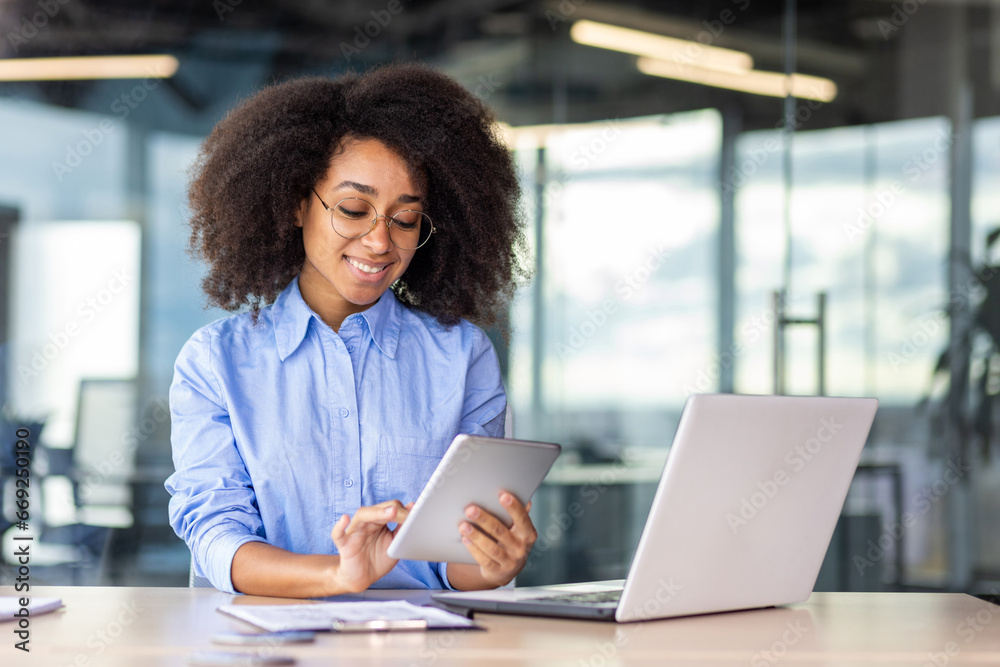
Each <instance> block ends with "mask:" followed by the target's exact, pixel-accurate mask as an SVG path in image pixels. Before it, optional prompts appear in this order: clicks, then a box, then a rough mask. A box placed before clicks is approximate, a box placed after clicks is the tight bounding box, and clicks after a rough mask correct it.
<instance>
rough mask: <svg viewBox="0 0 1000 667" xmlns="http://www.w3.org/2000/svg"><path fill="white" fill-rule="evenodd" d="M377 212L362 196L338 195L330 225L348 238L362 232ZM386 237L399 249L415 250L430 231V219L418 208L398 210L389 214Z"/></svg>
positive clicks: (363, 232)
mask: <svg viewBox="0 0 1000 667" xmlns="http://www.w3.org/2000/svg"><path fill="white" fill-rule="evenodd" d="M376 215H377V213H376V211H375V207H374V206H372V204H370V203H369V202H367V201H365V200H364V199H356V198H353V197H349V198H347V199H341V200H340V201H339V202H337V204H336V205H335V206H334V207H333V208H332V211H331V217H332V220H333V228H334V229H335V230H336V232H337V233H338V234H340V235H341V236H344V237H346V238H349V239H354V238H358V237H360V236H364V235H365V234H367V233H368V232H369V231H371V230H372V228H373V225H372V220H374V219H375V216H376ZM391 219H392V224H390V225H389V238H390V239H391V240H392V242H393V244H395V245H396V247H398V248H402V249H403V250H415V249H417V248H419V247H420V246H422V245H423V244H424V243H426V242H427V239H428V238H430V235H431V219H430V218H429V217H428V216H427V215H426V214H424V213H421V212H420V211H400V212H399V213H397V214H395V215H394V216H392V218H391Z"/></svg>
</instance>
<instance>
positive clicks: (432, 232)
mask: <svg viewBox="0 0 1000 667" xmlns="http://www.w3.org/2000/svg"><path fill="white" fill-rule="evenodd" d="M309 189H310V190H312V192H313V194H314V195H316V199H318V200H319V203H320V204H322V205H323V208H325V209H326V210H327V212H328V213H329V214H330V226H331V227H333V231H334V232H336V234H337V236H339V237H340V238H342V239H349V240H354V239H360V238H364V237H365V236H368V235H369V234H371V233H372V230H373V229H375V226H376V225H377V224H378V219H379V218H388V219H389V220H390V221H391V222H387V223H385V226H386V228H387V229H388V230H389V242H390V243H392V245H394V246H396V247H397V248H399V249H400V250H420V249H421V248H423V247H424V246H425V245H427V242H428V241H430V240H431V236H433V235H434V230H435V229H436V228H435V227H434V221H433V220H431V216H429V215H427V214H426V213H424V212H423V211H418V210H416V209H412V208H408V209H406V210H404V211H399V213H406V211H411V212H413V213H419V214H420V215H422V216H424V217H425V218H427V222H429V223H431V231H430V232H429V233H428V234H427V238H425V239H424V241H423V243H421V244H420V245H418V246H417V247H416V248H403V247H401V246H400V245H399V244H397V243H396V242H395V241H393V239H392V223H393V222H395V223H397V224H398V223H399V221H398V220H396V218H395V217H393V216H391V215H385V214H384V213H379V212H378V209H377V208H375V204H373V203H371V202H370V201H368V200H367V199H362V198H361V197H344V198H343V199H339V200H337V204H340V202H342V201H345V200H347V199H357V200H358V201H363V202H364V203H366V204H368V205H369V206H371V207H372V210H373V211H375V217H374V218H372V226H371V227H369V228H368V231H367V232H365V233H364V234H359V235H357V236H344V235H343V234H341V233H340V232H339V231H338V230H337V225H336V224H334V222H333V212H334V210H333V209H332V208H330V207H329V206H327V205H326V202H325V201H323V198H322V197H320V196H319V193H318V192H316V188H309ZM334 206H336V204H335V205H334ZM397 215H398V213H397Z"/></svg>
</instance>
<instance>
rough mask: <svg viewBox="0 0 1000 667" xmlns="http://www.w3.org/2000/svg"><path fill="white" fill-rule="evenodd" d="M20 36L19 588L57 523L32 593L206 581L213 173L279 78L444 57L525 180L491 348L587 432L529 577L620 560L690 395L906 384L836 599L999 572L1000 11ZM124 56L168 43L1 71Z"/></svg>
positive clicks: (101, 11)
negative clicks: (216, 152)
mask: <svg viewBox="0 0 1000 667" xmlns="http://www.w3.org/2000/svg"><path fill="white" fill-rule="evenodd" d="M621 28H625V29H629V30H639V31H642V33H643V34H636V33H625V34H624V35H623V34H622V33H621V31H620V29H621ZM0 36H2V38H3V39H2V42H0V58H2V59H0V157H2V159H0V261H2V271H0V351H2V354H0V404H2V405H3V413H2V422H0V428H2V432H0V433H2V435H0V445H2V448H0V451H2V458H0V480H2V487H3V506H2V517H0V532H2V533H3V551H2V553H3V559H5V560H4V561H3V563H2V564H0V584H3V583H11V580H12V577H13V576H15V574H14V573H15V569H14V566H13V565H12V563H11V554H12V553H13V547H12V539H13V537H14V536H15V535H24V534H28V533H30V534H32V535H33V536H35V539H36V543H35V544H36V546H35V552H34V553H35V557H34V558H33V560H32V578H33V581H35V582H36V583H41V582H49V583H110V584H145V585H186V583H187V575H188V562H189V561H188V558H189V556H188V553H187V549H186V547H185V546H184V545H183V543H182V542H181V541H180V540H178V539H177V538H176V536H174V535H173V532H172V531H171V530H170V528H169V526H168V525H167V523H166V502H167V495H166V493H165V491H164V490H163V486H162V482H163V480H164V479H165V477H166V476H167V475H168V474H169V473H170V472H171V470H172V468H171V461H170V444H169V433H170V424H169V417H168V413H167V411H166V395H167V390H168V387H169V384H170V380H171V376H172V366H173V362H174V359H175V356H176V354H177V352H178V350H179V349H180V347H181V345H182V344H183V343H184V342H185V340H187V338H188V337H189V336H190V335H191V333H192V332H193V331H194V330H195V329H197V328H198V327H200V326H201V325H203V324H205V323H207V322H210V321H212V320H214V319H216V318H218V317H221V316H224V315H225V313H222V312H220V311H217V310H212V309H206V308H205V307H204V303H205V301H204V299H203V297H202V294H201V292H200V288H199V281H200V278H201V276H202V274H203V271H204V269H203V267H202V265H200V264H199V263H197V262H195V261H193V260H192V259H191V258H190V257H189V256H188V255H187V254H186V252H185V249H186V243H187V236H188V231H187V228H186V218H187V212H186V186H187V182H188V174H187V170H188V168H189V167H190V165H191V164H192V161H193V160H194V158H195V156H196V154H197V151H198V146H199V143H200V141H201V140H202V139H203V138H204V137H205V136H206V134H207V133H208V131H209V130H210V129H211V127H212V126H213V124H214V123H215V122H216V121H218V120H219V119H220V118H222V117H223V115H224V114H225V113H226V111H227V110H228V109H230V108H231V107H232V106H233V105H234V104H236V103H237V102H238V101H239V100H240V99H241V98H244V97H246V96H247V95H249V94H251V93H253V92H254V91H255V90H257V89H259V88H260V87H261V86H264V85H266V84H268V83H270V82H272V81H274V80H281V79H284V78H286V77H291V76H296V75H301V74H325V75H337V74H338V73H341V72H343V71H346V70H349V69H360V68H364V67H366V66H369V65H374V64H378V63H384V62H391V61H408V60H419V61H423V62H427V63H430V64H432V65H434V66H436V67H439V68H441V69H443V70H444V71H446V72H448V73H450V74H451V75H453V76H455V77H457V78H458V79H459V80H460V81H461V82H462V83H463V84H465V85H466V86H467V87H468V88H469V89H470V90H472V91H474V92H475V93H476V94H477V95H479V96H480V97H481V98H482V99H483V100H485V101H486V102H487V103H488V104H489V105H491V106H492V107H493V108H495V109H496V111H497V114H498V117H499V119H500V120H501V121H502V122H503V123H504V124H505V131H506V132H507V136H508V139H509V142H510V145H511V147H512V149H514V150H515V151H516V155H517V161H518V164H519V166H520V169H521V174H522V177H523V186H524V209H523V210H524V214H525V217H526V220H527V223H528V229H529V237H530V240H531V245H532V251H533V256H532V257H530V258H528V261H530V262H531V263H532V264H533V270H534V274H535V277H534V280H533V282H532V283H531V284H530V285H528V286H526V287H525V289H523V290H522V292H521V293H520V295H519V298H518V299H517V300H516V301H515V302H514V303H513V304H511V307H510V312H509V321H510V329H511V335H510V336H509V338H506V339H505V338H504V337H503V336H502V335H496V336H495V340H496V344H497V347H498V351H499V352H500V357H501V360H502V363H503V365H504V372H505V380H506V386H507V389H508V393H509V399H510V403H511V405H512V407H513V409H514V415H515V430H514V434H515V435H516V436H518V437H524V438H537V439H547V440H553V441H557V442H561V443H563V444H564V446H565V447H566V452H565V454H564V455H563V456H562V457H561V459H560V461H559V462H558V464H557V467H556V468H555V469H554V470H553V472H552V474H551V475H550V477H549V480H548V481H547V483H546V485H545V487H544V488H543V489H542V490H541V491H540V492H539V495H538V497H537V499H536V504H535V507H534V509H533V514H534V519H535V522H536V524H537V526H538V528H539V532H540V536H539V542H538V545H537V546H536V549H535V553H534V554H533V556H532V559H531V562H530V564H529V566H528V568H527V569H526V570H525V572H524V574H523V575H522V577H521V581H522V582H524V583H535V582H557V581H572V580H581V579H596V578H616V577H621V576H623V575H624V573H625V571H626V569H627V567H628V563H629V559H630V557H631V555H632V551H633V550H634V548H635V545H636V543H637V541H638V536H639V530H640V528H641V525H642V521H643V519H644V517H645V514H646V511H647V509H648V507H649V503H650V502H651V499H652V492H653V488H654V484H655V481H656V478H657V476H658V474H659V472H660V468H661V466H662V464H663V461H664V458H665V456H666V454H667V447H668V445H669V442H670V439H671V437H672V435H673V432H674V429H675V427H676V425H677V421H678V418H679V414H680V411H681V408H682V406H683V403H684V400H685V397H686V396H687V395H688V394H690V393H692V392H696V391H697V392H703V391H723V392H733V391H735V392H741V393H763V394H767V393H773V392H776V391H781V392H784V393H792V394H815V393H826V394H830V395H843V396H877V397H878V398H879V399H880V400H881V408H880V411H879V414H878V418H877V421H876V424H875V427H874V429H873V431H872V434H871V437H870V439H869V443H868V445H867V447H866V452H865V455H864V458H863V464H862V466H861V468H860V469H859V472H858V474H857V476H856V478H855V480H854V483H853V485H852V488H851V491H850V494H849V496H848V500H847V503H846V505H845V508H844V515H843V516H842V518H841V521H840V524H839V525H838V529H837V532H836V533H835V535H834V540H833V543H832V544H831V548H830V553H829V554H828V557H827V561H826V563H825V564H824V567H823V570H822V572H821V576H820V581H819V583H818V587H820V588H825V589H827V590H923V589H927V590H965V591H971V592H977V593H989V592H996V590H997V588H996V587H997V585H998V583H1000V531H998V530H997V529H996V527H997V525H998V522H1000V463H998V462H997V459H998V458H1000V446H998V444H997V442H996V441H995V438H994V437H993V433H992V432H993V426H994V424H995V421H996V418H995V416H994V412H993V410H992V399H993V397H994V396H995V395H996V394H997V393H1000V370H998V368H1000V367H998V365H997V341H998V336H1000V324H998V321H1000V318H998V315H1000V311H998V310H997V308H1000V292H998V291H997V284H996V281H993V282H991V281H990V278H991V277H992V276H993V270H992V269H991V268H990V266H991V263H992V262H993V259H994V258H993V256H992V253H991V251H990V240H991V239H992V238H993V237H991V236H990V234H991V233H992V231H993V230H994V229H996V228H998V227H1000V3H997V2H992V1H989V0H896V1H894V2H890V1H888V0H848V1H841V0H815V1H811V2H798V3H796V2H791V1H788V2H780V1H776V2H766V3H765V2H757V1H756V0H674V1H670V0H661V1H655V0H645V1H643V0H631V1H629V2H602V1H597V0H561V1H560V2H555V1H553V2H541V1H536V0H487V1H482V2H459V1H457V0H428V1H426V2H407V1H404V0H388V1H386V0H356V1H350V2H332V1H331V2H323V1H322V0H309V1H305V0H295V1H285V2H281V3H278V2H277V1H275V0H268V1H261V2H240V1H238V0H217V1H215V2H187V1H180V0H176V1H170V0H163V1H160V2H148V3H138V4H137V3H126V2H123V1H122V0H4V1H3V2H0ZM657 37H669V38H673V39H674V40H675V41H672V42H670V41H668V40H658V39H656V38H657ZM676 40H684V41H681V42H677V41H676ZM716 47H718V48H721V49H725V51H715V50H714V49H715V48H716ZM671 48H674V49H675V50H672V51H671V50H670V49H671ZM636 51H639V52H641V55H640V53H636ZM105 55H143V56H151V55H166V56H171V57H172V59H165V60H156V61H149V62H146V63H143V64H142V65H141V68H140V70H139V71H138V72H137V73H135V74H132V75H127V76H128V77H129V78H102V77H107V76H108V75H107V74H105V75H101V74H98V75H92V76H96V77H97V78H90V79H79V80H67V77H68V76H69V75H68V74H67V72H66V70H65V69H63V70H58V67H63V68H65V67H67V65H65V64H62V65H57V71H56V72H55V73H54V74H51V75H50V76H51V77H52V80H42V77H43V76H46V75H44V74H40V73H38V72H35V73H30V72H29V73H27V74H23V75H19V74H18V71H16V70H14V69H11V68H10V67H9V66H10V65H16V64H18V63H24V62H27V61H28V59H33V58H43V57H72V56H105ZM787 73H795V77H793V78H791V79H789V78H788V77H787V76H785V74H787ZM18 76H21V77H22V78H23V79H25V80H12V79H16V78H17V77H18ZM789 81H791V82H793V85H794V92H795V97H794V98H785V97H784V91H785V90H786V87H787V85H786V84H788V82H789ZM777 350H780V351H781V354H780V363H777V364H776V351H777ZM946 352H947V354H945V353H946ZM943 355H944V356H943ZM776 369H777V371H776ZM953 378H954V381H951V380H952V379H953ZM18 428H23V429H26V431H27V432H28V434H29V435H28V437H27V439H28V440H29V441H30V442H31V445H32V448H31V451H32V460H31V464H30V465H31V487H30V491H31V493H30V520H29V521H28V522H27V524H28V525H27V529H26V530H27V532H26V531H25V530H23V529H22V528H23V527H19V526H18V524H17V521H18V516H17V512H18V506H17V501H18V500H19V498H18V497H17V493H16V485H15V484H14V483H13V475H14V474H15V470H16V469H17V465H18V460H17V451H16V449H15V446H14V442H15V439H16V435H17V433H18V431H17V429H18ZM20 433H21V434H23V433H24V431H20ZM20 463H26V461H24V460H22V461H21V462H20ZM706 483H707V484H711V480H706ZM571 503H576V506H577V507H581V508H582V511H576V512H574V513H573V514H572V515H571V514H569V513H568V512H567V511H566V508H567V507H569V506H570V504H571ZM904 513H909V515H908V516H909V517H910V518H911V519H913V520H912V521H907V525H905V526H903V525H901V522H902V518H903V516H904Z"/></svg>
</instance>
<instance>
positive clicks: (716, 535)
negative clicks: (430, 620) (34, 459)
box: [434, 394, 878, 621]
mask: <svg viewBox="0 0 1000 667" xmlns="http://www.w3.org/2000/svg"><path fill="white" fill-rule="evenodd" d="M877 406H878V401H877V400H876V399H872V398H830V397H798V396H745V395H736V394H714V395H712V394H698V395H692V396H690V397H689V398H688V401H687V403H686V404H685V407H684V411H683V413H682V416H681V421H680V424H679V425H678V427H677V432H676V434H675V436H674V442H673V445H672V447H671V450H670V453H669V455H668V457H667V461H666V464H665V466H664V469H663V472H662V474H661V476H660V481H659V484H658V486H657V490H656V494H655V496H654V499H653V503H652V507H651V509H650V512H649V515H648V516H647V519H646V523H645V526H644V528H643V532H642V535H641V537H640V539H639V545H638V547H637V549H636V552H635V555H634V557H633V559H632V563H631V566H630V568H629V573H628V578H627V579H626V581H625V585H624V590H623V592H622V595H621V598H620V600H619V602H618V605H617V607H616V608H615V609H614V619H615V620H617V621H638V620H646V619H654V618H666V617H671V616H684V615H689V614H700V613H709V612H719V611H731V610H736V609H748V608H756V607H766V606H772V605H779V604H788V603H792V602H800V601H803V600H805V599H807V598H808V597H809V595H810V593H811V592H812V587H813V585H814V584H815V582H816V577H817V575H818V574H819V568H820V565H821V564H822V562H823V557H824V556H825V554H826V549H827V547H828V545H829V542H830V538H831V537H832V535H833V529H834V527H835V525H836V523H837V517H838V516H839V514H840V510H841V508H842V506H843V503H844V499H845V497H846V495H847V491H848V488H849V487H850V483H851V479H852V478H853V476H854V470H855V468H856V467H857V463H858V460H859V458H860V457H861V451H862V449H863V448H864V444H865V441H866V440H867V437H868V432H869V430H870V428H871V424H872V421H873V419H874V417H875V410H876V408H877ZM606 588H607V586H603V585H602V586H597V585H596V584H591V585H587V584H568V585H565V586H542V587H535V588H519V589H515V590H496V591H477V592H474V593H443V594H435V595H434V598H435V599H436V600H440V601H442V602H445V603H447V604H451V605H459V606H464V607H468V608H472V609H479V610H483V611H499V612H508V613H526V614H540V615H546V616H552V615H555V616H572V617H596V616H597V615H598V614H600V615H603V612H598V611H596V610H595V609H592V608H586V607H577V608H574V607H573V605H567V604H566V602H564V601H561V600H560V601H550V600H540V599H539V598H540V597H548V596H558V595H559V594H560V593H565V592H569V591H579V590H583V591H589V590H591V589H593V590H597V589H606Z"/></svg>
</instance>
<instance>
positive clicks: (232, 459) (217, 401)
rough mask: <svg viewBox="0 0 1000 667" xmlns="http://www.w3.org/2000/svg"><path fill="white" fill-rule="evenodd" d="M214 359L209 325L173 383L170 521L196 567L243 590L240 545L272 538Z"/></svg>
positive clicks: (219, 584)
mask: <svg viewBox="0 0 1000 667" xmlns="http://www.w3.org/2000/svg"><path fill="white" fill-rule="evenodd" d="M213 362H214V359H213V334H212V332H211V331H208V330H206V329H202V330H200V331H198V332H196V333H195V334H194V336H192V337H191V339H190V340H189V341H188V342H187V343H186V344H185V345H184V347H183V349H182V350H181V352H180V355H178V357H177V362H176V364H175V365H174V379H173V383H172V384H171V386H170V420H171V421H170V440H171V446H172V449H173V461H174V469H175V472H174V474H172V475H171V476H170V477H169V478H167V480H166V483H165V484H164V486H165V487H166V489H167V491H168V492H169V493H170V494H171V499H170V505H169V512H170V525H171V526H172V527H173V529H174V531H175V532H176V533H177V535H178V536H179V537H180V538H181V539H183V540H184V542H185V543H187V545H188V548H189V549H190V550H191V556H192V559H193V561H194V567H195V573H196V574H199V575H201V576H204V577H206V578H208V580H209V581H210V582H211V583H212V585H213V586H215V587H216V588H218V589H219V590H223V591H226V592H228V593H235V592H236V591H235V589H234V588H233V582H232V563H233V556H234V555H235V554H236V550H237V549H239V548H240V547H241V546H242V545H243V544H245V543H247V542H253V541H259V542H264V541H266V540H265V537H264V525H263V522H262V521H261V517H260V512H259V511H258V509H257V500H256V496H255V494H254V488H253V484H252V482H251V480H250V475H249V474H248V472H247V469H246V464H245V463H244V461H243V458H242V457H241V456H240V453H239V450H238V449H237V447H236V442H235V439H234V436H233V429H232V426H231V423H230V416H229V408H228V407H227V404H226V400H225V396H224V394H223V391H222V388H221V385H220V383H219V381H218V379H217V376H216V374H215V371H214V368H215V366H214V365H213Z"/></svg>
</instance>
